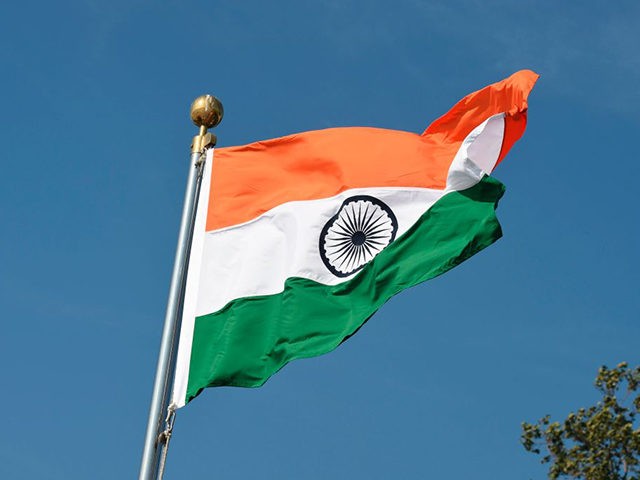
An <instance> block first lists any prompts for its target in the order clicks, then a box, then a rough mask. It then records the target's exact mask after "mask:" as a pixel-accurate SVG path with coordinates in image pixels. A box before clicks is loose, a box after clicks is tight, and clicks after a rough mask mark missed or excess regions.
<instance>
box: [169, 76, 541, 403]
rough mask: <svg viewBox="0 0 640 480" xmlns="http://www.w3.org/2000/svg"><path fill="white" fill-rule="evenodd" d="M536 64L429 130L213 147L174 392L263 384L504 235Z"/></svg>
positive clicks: (349, 132) (325, 133)
mask: <svg viewBox="0 0 640 480" xmlns="http://www.w3.org/2000/svg"><path fill="white" fill-rule="evenodd" d="M537 78H538V76H537V75H536V74H535V73H534V72H531V71H527V70H523V71H520V72H517V73H515V74H514V75H512V76H511V77H509V78H507V79H505V80H503V81H501V82H498V83H495V84H493V85H489V86H488V87H485V88H484V89H482V90H479V91H478V92H475V93H472V94H470V95H468V96H467V97H465V98H464V99H462V100H461V101H460V102H458V103H457V104H456V105H455V106H454V107H453V108H452V109H451V110H450V111H449V112H448V113H447V114H445V115H444V116H442V117H441V118H439V119H438V120H436V121H435V122H433V123H432V124H431V125H430V126H429V127H428V128H427V129H426V130H425V131H424V133H423V134H422V135H418V134H414V133H409V132H401V131H394V130H385V129H379V128H366V127H350V128H331V129H326V130H318V131H311V132H305V133H299V134H295V135H290V136H287V137H282V138H277V139H273V140H267V141H262V142H255V143H252V144H249V145H245V146H239V147H229V148H220V149H216V150H215V153H213V152H212V151H210V152H209V153H208V155H207V158H206V162H205V167H204V172H203V180H202V185H201V189H200V196H199V200H198V209H197V213H196V219H195V227H194V234H193V240H192V245H191V253H190V260H189V267H188V277H187V284H186V289H185V297H184V309H183V316H182V325H181V331H180V338H179V344H178V353H177V361H176V369H175V378H174V385H173V394H172V401H173V403H174V404H175V405H176V406H177V407H181V406H183V405H185V404H186V403H187V402H188V401H190V400H191V399H192V398H194V397H195V396H196V395H198V393H200V391H201V390H202V389H203V388H205V387H209V386H224V385H226V386H242V387H256V386H260V385H262V384H263V383H264V382H265V381H266V380H267V379H268V378H269V377H270V376H271V375H273V374H274V373H275V372H277V371H278V370H279V369H280V368H282V367H283V366H284V365H285V364H287V363H288V362H290V361H291V360H294V359H298V358H305V357H311V356H316V355H321V354H324V353H327V352H329V351H331V350H333V349H334V348H336V347H337V346H338V345H339V344H340V343H342V342H343V341H344V340H345V339H347V338H348V337H349V336H351V335H352V334H353V333H355V332H356V331H357V330H358V329H359V328H360V327H361V326H362V325H363V323H364V322H366V321H367V319H368V318H369V317H370V316H371V315H373V314H374V313H375V311H376V310H377V309H378V308H380V306H381V305H383V304H384V303H385V302H386V301H387V300H388V299H389V298H391V297H392V296H393V295H395V294H396V293H398V292H400V291H402V290H403V289H405V288H408V287H411V286H413V285H416V284H418V283H420V282H423V281H425V280H428V279H430V278H433V277H435V276H437V275H440V274H442V273H444V272H446V271H447V270H449V269H450V268H453V267H454V266H456V265H458V264H459V263H461V262H462V261H464V260H465V259H467V258H469V257H470V256H472V255H473V254H475V253H476V252H478V251H480V250H482V249H483V248H485V247H487V246H488V245H490V244H491V243H493V242H494V241H495V240H497V239H498V238H499V237H500V236H501V229H500V225H499V223H498V221H497V219H496V216H495V208H496V206H497V203H498V200H499V199H500V198H501V196H502V194H503V192H504V187H503V186H502V184H500V182H498V181H497V180H495V179H493V178H491V177H489V176H488V175H489V174H490V173H491V172H492V170H493V169H494V168H495V166H496V165H497V164H498V163H499V162H500V161H501V160H502V159H503V158H504V156H505V155H506V153H507V152H508V150H509V149H510V148H511V146H512V145H513V144H514V143H515V142H516V141H517V140H518V139H519V138H520V137H521V136H522V134H523V132H524V129H525V126H526V113H527V96H528V94H529V92H530V91H531V89H532V88H533V85H534V84H535V81H536V80H537Z"/></svg>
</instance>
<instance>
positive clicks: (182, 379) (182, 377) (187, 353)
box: [171, 149, 213, 408]
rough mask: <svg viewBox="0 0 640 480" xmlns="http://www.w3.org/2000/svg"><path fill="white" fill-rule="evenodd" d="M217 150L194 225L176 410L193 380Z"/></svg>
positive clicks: (207, 161) (202, 187)
mask: <svg viewBox="0 0 640 480" xmlns="http://www.w3.org/2000/svg"><path fill="white" fill-rule="evenodd" d="M212 162H213V149H209V150H207V155H206V157H205V164H204V168H203V172H202V182H201V183H200V194H199V197H198V204H197V209H196V218H195V221H194V225H193V237H192V240H191V251H190V254H189V266H188V270H187V272H188V273H187V284H186V286H185V291H184V305H183V307H182V324H181V326H180V339H179V343H178V353H177V356H176V369H175V374H174V375H175V376H174V383H173V391H172V393H171V403H173V404H175V406H176V408H180V407H183V406H184V404H185V396H186V395H187V381H188V380H189V362H190V360H191V358H190V357H191V344H192V342H193V328H194V324H195V317H196V315H195V311H196V302H197V297H198V286H199V285H198V281H197V280H198V279H199V278H200V269H201V266H202V253H203V248H204V245H205V242H204V240H205V235H204V232H205V227H206V225H207V205H208V204H209V190H210V187H211V164H212Z"/></svg>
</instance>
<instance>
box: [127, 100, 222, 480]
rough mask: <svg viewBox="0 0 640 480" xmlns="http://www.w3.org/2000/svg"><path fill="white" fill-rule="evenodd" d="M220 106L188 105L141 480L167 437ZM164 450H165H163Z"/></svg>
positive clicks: (154, 466) (154, 468) (149, 479)
mask: <svg viewBox="0 0 640 480" xmlns="http://www.w3.org/2000/svg"><path fill="white" fill-rule="evenodd" d="M222 115H223V109H222V104H221V103H220V101H219V100H218V99H217V98H215V97H212V96H211V95H203V96H201V97H198V98H197V99H196V100H195V101H194V102H193V104H192V105H191V119H192V120H193V122H194V123H195V124H196V125H197V126H199V127H200V134H199V135H197V136H196V137H194V139H193V143H192V145H191V162H190V166H189V177H188V179H187V189H186V192H185V197H184V205H183V208H182V220H181V221H180V233H179V235H178V246H177V248H176V257H175V261H174V265H173V273H172V275H171V286H170V288H169V299H168V302H167V312H166V315H165V320H164V328H163V331H162V340H161V343H160V353H159V355H158V366H157V369H156V379H155V382H154V385H153V395H152V397H151V407H150V408H149V420H148V423H147V433H146V435H145V440H144V450H143V452H142V464H141V466H140V476H139V477H138V478H139V479H140V480H155V479H156V477H157V474H158V460H159V453H160V450H161V449H160V448H159V447H160V446H161V445H160V442H163V443H162V445H164V447H165V448H167V447H168V445H165V443H166V442H167V440H168V438H167V436H166V435H165V436H164V439H163V436H162V433H163V431H164V429H163V420H164V419H165V416H166V415H167V409H168V407H169V405H168V400H169V393H170V392H169V391H170V381H171V379H172V376H173V369H174V367H175V351H176V343H177V340H178V337H179V335H178V330H179V322H180V320H181V314H182V300H183V294H184V285H185V281H186V277H187V265H188V264H189V250H190V248H191V237H192V235H193V222H194V218H195V210H196V206H197V198H196V197H197V193H198V191H199V188H198V187H199V184H200V180H201V175H200V172H201V168H202V161H201V160H202V155H203V154H204V151H205V149H206V148H208V147H210V146H213V145H215V143H216V137H215V135H213V134H211V133H207V128H210V127H214V126H216V125H217V124H218V123H220V120H221V119H222ZM165 454H166V452H165Z"/></svg>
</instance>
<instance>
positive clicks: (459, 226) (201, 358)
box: [186, 177, 504, 402]
mask: <svg viewBox="0 0 640 480" xmlns="http://www.w3.org/2000/svg"><path fill="white" fill-rule="evenodd" d="M503 193H504V186H503V185H502V184H501V183H500V182H498V181H497V180H494V179H492V178H490V177H484V178H483V179H482V181H481V182H480V183H478V184H477V185H475V186H473V187H471V188H469V189H467V190H464V191H462V192H451V193H448V194H447V195H445V196H444V197H442V198H441V199H440V200H439V201H438V202H437V203H436V204H435V205H434V206H433V207H432V208H431V209H430V210H428V211H427V212H426V213H425V214H423V215H422V217H421V218H420V220H419V221H418V222H417V223H416V224H415V225H413V227H411V229H409V230H408V231H407V232H406V233H405V234H404V235H402V236H401V237H399V238H397V239H396V240H395V241H394V242H393V243H392V244H391V245H389V246H388V247H387V248H386V249H385V250H383V251H382V252H380V254H378V256H376V257H375V259H374V260H373V261H372V262H370V263H369V264H368V265H367V266H366V267H365V268H363V269H362V271H361V272H360V273H358V275H356V276H355V277H354V278H353V279H351V280H349V281H347V282H344V283H341V284H339V285H334V286H329V285H324V284H321V283H318V282H314V281H312V280H308V279H304V278H298V277H293V278H289V279H288V280H287V281H286V282H285V286H284V291H283V292H282V293H279V294H275V295H264V296H255V297H246V298H240V299H237V300H234V301H233V302H230V303H229V304H228V305H226V306H225V307H224V308H223V309H222V310H219V311H217V312H215V313H212V314H209V315H204V316H201V317H197V318H196V322H195V330H194V336H193V347H192V352H191V365H190V370H189V383H188V387H187V397H186V400H187V402H188V401H190V400H191V399H192V398H194V397H195V396H196V395H198V394H199V393H200V392H201V391H202V389H203V388H205V387H211V386H223V385H228V386H238V387H258V386H260V385H262V384H263V383H264V382H266V381H267V379H268V378H269V377H270V376H271V375H273V374H274V373H275V372H277V371H278V370H280V369H281V368H282V367H283V366H284V365H286V364H287V363H288V362H290V361H291V360H295V359H296V358H305V357H313V356H316V355H322V354H324V353H327V352H329V351H331V350H333V349H334V348H336V347H337V346H338V345H340V343H342V342H343V341H344V340H346V339H347V338H348V337H349V336H351V335H353V334H354V333H355V332H356V331H357V330H358V329H359V328H360V327H361V326H362V325H363V324H364V322H366V321H367V319H368V318H369V317H370V316H371V315H373V314H374V313H375V311H376V310H377V309H378V308H380V307H381V306H382V305H383V304H384V303H385V302H386V301H387V300H389V298H391V297H392V296H393V295H395V294H396V293H398V292H400V291H401V290H404V289H405V288H408V287H411V286H413V285H416V284H418V283H420V282H423V281H425V280H428V279H430V278H433V277H436V276H437V275H440V274H442V273H444V272H446V271H447V270H449V269H450V268H453V267H455V266H456V265H458V264H459V263H461V262H463V261H464V260H466V259H467V258H469V257H471V256H472V255H473V254H475V253H476V252H478V251H480V250H482V249H483V248H485V247H487V246H489V245H491V244H492V243H493V242H495V241H496V240H497V239H498V238H500V236H501V235H502V232H501V229H500V224H499V223H498V220H497V218H496V216H495V208H496V206H497V204H498V200H499V199H500V197H501V196H502V194H503Z"/></svg>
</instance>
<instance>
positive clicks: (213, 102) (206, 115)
mask: <svg viewBox="0 0 640 480" xmlns="http://www.w3.org/2000/svg"><path fill="white" fill-rule="evenodd" d="M223 115H224V108H223V107H222V103H221V102H220V100H218V99H217V98H216V97H214V96H213V95H201V96H199V97H198V98H196V99H195V100H194V101H193V103H192V104H191V120H193V123H195V124H196V126H198V127H200V133H199V135H196V136H195V137H193V143H192V144H191V151H192V152H194V153H195V152H202V151H203V150H204V149H205V148H206V147H208V146H213V145H215V144H216V136H215V135H214V134H213V133H207V129H208V128H213V127H215V126H216V125H218V124H219V123H220V121H221V120H222V116H223Z"/></svg>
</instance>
